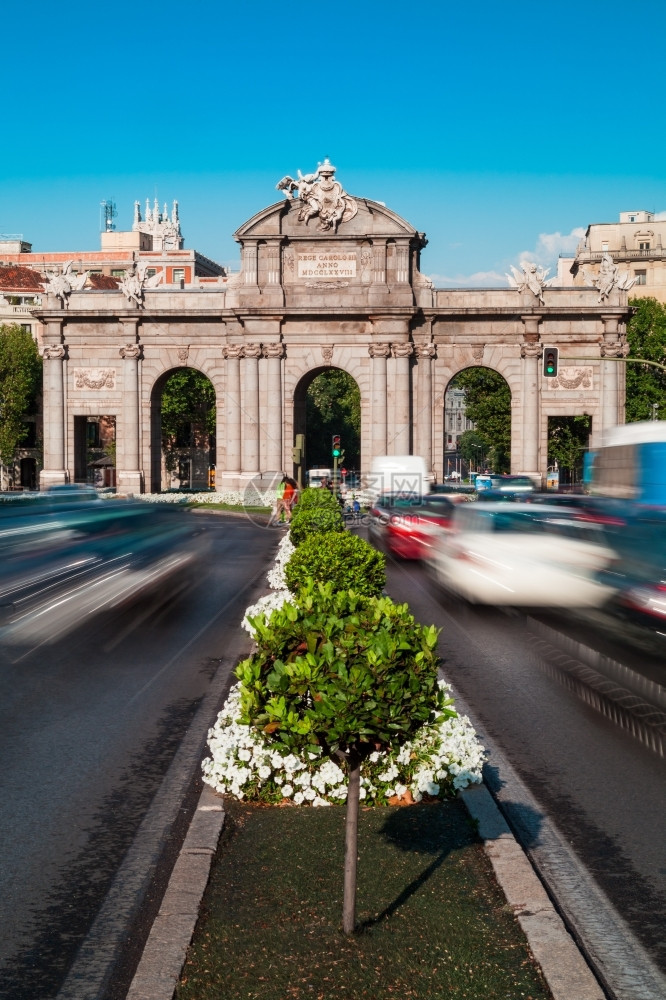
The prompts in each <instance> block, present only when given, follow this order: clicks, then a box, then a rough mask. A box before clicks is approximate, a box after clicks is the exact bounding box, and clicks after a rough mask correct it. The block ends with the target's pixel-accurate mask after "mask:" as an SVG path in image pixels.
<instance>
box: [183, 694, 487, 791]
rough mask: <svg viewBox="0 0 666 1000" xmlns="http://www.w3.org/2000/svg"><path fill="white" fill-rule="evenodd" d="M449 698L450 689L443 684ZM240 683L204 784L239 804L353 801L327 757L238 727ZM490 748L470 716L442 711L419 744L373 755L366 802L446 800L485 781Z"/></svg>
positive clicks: (214, 738)
mask: <svg viewBox="0 0 666 1000" xmlns="http://www.w3.org/2000/svg"><path fill="white" fill-rule="evenodd" d="M440 687H441V688H442V689H443V690H444V692H445V693H446V694H447V695H448V690H449V689H448V685H447V684H446V683H445V682H444V681H440ZM239 715H240V684H235V685H234V686H233V687H232V689H231V691H230V693H229V698H228V699H227V702H226V704H225V706H224V708H223V709H222V711H221V712H220V714H219V715H218V717H217V721H216V723H215V725H214V726H213V728H212V729H211V730H210V731H209V733H208V744H209V747H210V751H211V756H210V757H207V758H206V759H205V760H204V762H203V765H202V768H203V777H204V781H205V782H206V783H207V784H209V785H211V787H212V788H214V789H215V790H216V791H218V792H220V793H221V794H226V795H233V796H234V797H235V798H237V799H248V800H249V801H258V802H267V803H277V802H281V801H282V800H287V801H291V802H293V803H295V804H296V805H313V806H327V805H331V804H333V803H338V804H339V803H341V802H344V800H345V799H346V797H347V779H346V775H345V773H344V771H343V770H342V769H341V768H340V767H338V765H337V764H336V763H334V761H332V760H331V759H330V758H329V757H325V756H319V757H317V756H315V755H313V754H307V755H306V757H305V758H304V757H299V756H297V755H296V754H293V753H292V754H290V753H283V752H282V751H281V750H280V748H279V747H278V746H277V745H276V744H275V743H273V742H272V741H271V740H270V739H269V738H267V737H265V736H263V735H262V734H261V733H260V732H259V731H258V730H257V729H254V728H253V727H251V726H244V725H242V724H241V723H240V722H239ZM483 760H484V749H483V747H482V746H481V745H480V744H479V742H478V740H477V738H476V733H475V732H474V729H473V728H472V725H471V723H470V722H469V719H467V717H466V716H459V715H458V716H455V717H454V718H449V717H446V716H445V714H444V713H442V714H441V716H440V717H439V718H436V719H435V720H434V722H432V723H431V724H430V725H426V726H423V727H422V728H421V729H420V730H419V732H418V734H417V736H416V738H415V739H413V740H411V741H409V742H407V743H404V744H403V746H402V747H400V749H399V750H397V751H394V752H392V753H373V754H371V755H370V757H369V758H368V759H367V760H366V761H365V762H364V764H363V766H362V769H361V798H362V799H365V800H366V801H367V803H368V804H372V805H386V804H387V803H388V802H389V800H391V799H393V800H403V801H412V800H413V801H414V802H420V801H421V800H422V799H423V797H424V795H425V796H427V797H429V798H446V797H447V796H450V795H452V794H453V793H454V792H455V791H457V790H458V789H459V788H466V787H467V786H468V785H469V784H471V783H473V782H479V781H481V768H482V766H483Z"/></svg>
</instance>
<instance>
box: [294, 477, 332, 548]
mask: <svg viewBox="0 0 666 1000" xmlns="http://www.w3.org/2000/svg"><path fill="white" fill-rule="evenodd" d="M312 492H313V493H328V490H313V491H312ZM328 495H329V498H330V499H329V500H328V501H325V502H323V503H309V502H306V503H305V504H304V505H303V506H301V501H300V500H299V501H298V503H297V504H296V506H295V507H294V509H293V512H292V515H291V529H290V538H291V540H292V542H293V543H294V545H296V546H298V545H300V544H301V542H303V541H305V539H306V538H307V537H308V536H309V535H314V534H318V533H322V532H327V531H344V530H345V520H344V518H343V516H342V511H341V510H340V505H339V504H338V502H337V500H336V499H335V497H331V495H330V493H329V494H328Z"/></svg>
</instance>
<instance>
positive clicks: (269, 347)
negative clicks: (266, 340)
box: [263, 342, 284, 358]
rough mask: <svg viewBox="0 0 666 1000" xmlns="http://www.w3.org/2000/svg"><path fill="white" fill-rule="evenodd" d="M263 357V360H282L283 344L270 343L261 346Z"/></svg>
mask: <svg viewBox="0 0 666 1000" xmlns="http://www.w3.org/2000/svg"><path fill="white" fill-rule="evenodd" d="M263 355H264V357H265V358H283V357H284V344H283V343H281V342H280V343H272V344H264V345H263Z"/></svg>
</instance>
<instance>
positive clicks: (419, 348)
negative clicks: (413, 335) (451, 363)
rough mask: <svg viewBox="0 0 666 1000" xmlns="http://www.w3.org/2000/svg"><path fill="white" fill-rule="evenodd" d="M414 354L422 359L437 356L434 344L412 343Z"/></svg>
mask: <svg viewBox="0 0 666 1000" xmlns="http://www.w3.org/2000/svg"><path fill="white" fill-rule="evenodd" d="M414 354H415V355H416V357H417V358H418V359H419V360H421V359H423V360H424V361H428V359H432V358H436V357H437V348H436V347H435V345H434V344H414Z"/></svg>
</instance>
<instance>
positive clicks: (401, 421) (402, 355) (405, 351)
mask: <svg viewBox="0 0 666 1000" xmlns="http://www.w3.org/2000/svg"><path fill="white" fill-rule="evenodd" d="M413 350H414V345H413V344H410V343H406V344H394V345H393V357H394V358H395V369H396V379H395V411H394V425H393V429H392V430H393V433H392V438H393V441H392V444H391V454H393V455H411V453H412V450H411V447H410V445H411V433H410V431H411V419H410V405H409V402H410V391H409V359H410V356H411V354H412V353H413Z"/></svg>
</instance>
